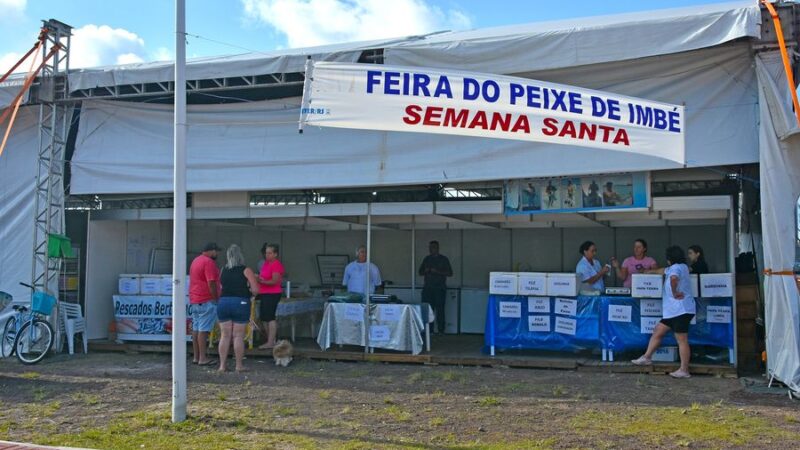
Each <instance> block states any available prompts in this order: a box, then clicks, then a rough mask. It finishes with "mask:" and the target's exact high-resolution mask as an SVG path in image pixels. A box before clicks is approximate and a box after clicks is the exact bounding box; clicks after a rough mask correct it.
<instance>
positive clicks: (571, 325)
mask: <svg viewBox="0 0 800 450" xmlns="http://www.w3.org/2000/svg"><path fill="white" fill-rule="evenodd" d="M577 330H578V321H577V320H575V319H567V318H566V317H558V316H556V333H561V334H568V335H570V336H575V333H576V331H577Z"/></svg>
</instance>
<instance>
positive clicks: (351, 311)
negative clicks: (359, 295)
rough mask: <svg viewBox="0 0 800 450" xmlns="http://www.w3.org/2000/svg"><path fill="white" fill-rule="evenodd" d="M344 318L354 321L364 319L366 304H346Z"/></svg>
mask: <svg viewBox="0 0 800 450" xmlns="http://www.w3.org/2000/svg"><path fill="white" fill-rule="evenodd" d="M344 318H345V319H346V320H350V321H353V322H363V321H364V306H363V305H345V306H344Z"/></svg>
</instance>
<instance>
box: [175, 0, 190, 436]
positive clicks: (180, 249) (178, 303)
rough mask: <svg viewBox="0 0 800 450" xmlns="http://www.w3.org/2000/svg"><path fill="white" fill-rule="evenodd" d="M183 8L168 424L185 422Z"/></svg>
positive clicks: (181, 18) (179, 4)
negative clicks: (170, 383) (169, 414)
mask: <svg viewBox="0 0 800 450" xmlns="http://www.w3.org/2000/svg"><path fill="white" fill-rule="evenodd" d="M185 69H186V4H185V0H175V114H174V119H175V124H174V126H175V149H174V151H175V154H174V167H173V171H174V178H173V193H174V197H175V198H174V201H173V205H174V206H173V216H172V220H173V222H172V277H173V280H172V283H173V285H172V421H173V422H183V421H184V420H186V128H187V127H186V75H185V73H184V71H185Z"/></svg>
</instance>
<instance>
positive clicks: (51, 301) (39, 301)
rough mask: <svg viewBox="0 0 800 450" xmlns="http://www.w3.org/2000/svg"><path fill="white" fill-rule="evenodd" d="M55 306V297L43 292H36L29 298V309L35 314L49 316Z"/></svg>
mask: <svg viewBox="0 0 800 450" xmlns="http://www.w3.org/2000/svg"><path fill="white" fill-rule="evenodd" d="M54 306H56V298H55V297H53V296H52V295H47V294H45V293H44V292H36V293H34V294H33V298H32V299H31V310H32V311H33V312H35V313H37V314H42V315H44V316H49V315H50V314H52V312H53V307H54Z"/></svg>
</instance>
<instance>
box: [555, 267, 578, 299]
mask: <svg viewBox="0 0 800 450" xmlns="http://www.w3.org/2000/svg"><path fill="white" fill-rule="evenodd" d="M579 284H580V283H579V282H578V275H577V274H574V273H548V274H547V295H550V296H560V297H577V296H578V286H579Z"/></svg>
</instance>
